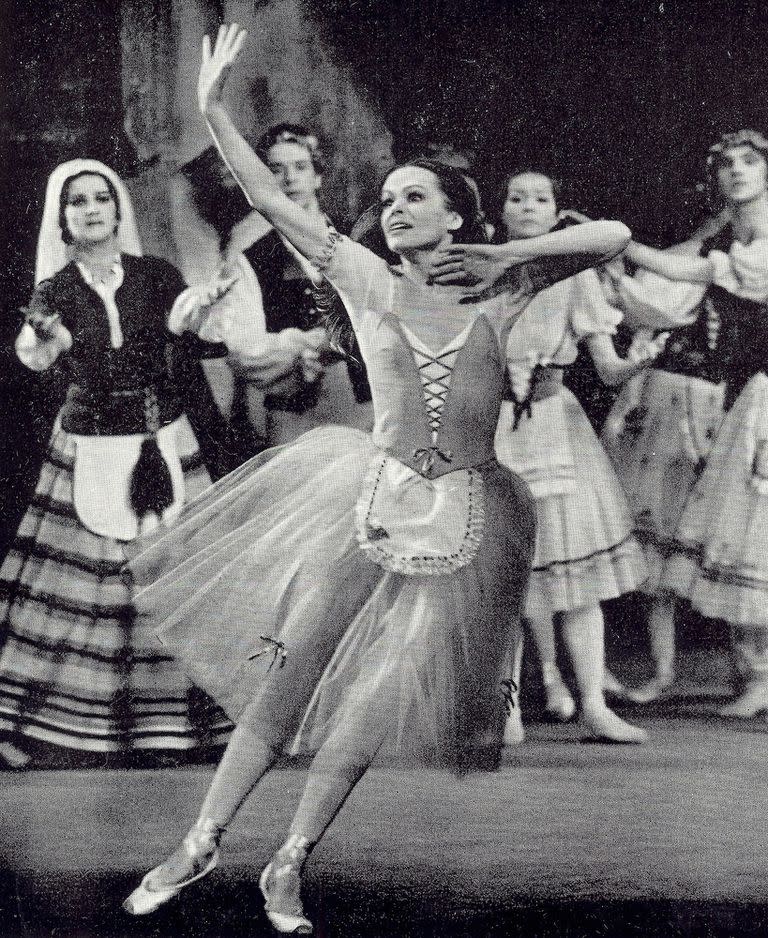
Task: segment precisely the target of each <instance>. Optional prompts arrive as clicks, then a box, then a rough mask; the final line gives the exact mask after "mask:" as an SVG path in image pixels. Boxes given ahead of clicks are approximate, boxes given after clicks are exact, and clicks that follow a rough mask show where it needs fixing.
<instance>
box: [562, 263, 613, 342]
mask: <svg viewBox="0 0 768 938" xmlns="http://www.w3.org/2000/svg"><path fill="white" fill-rule="evenodd" d="M571 282H572V284H573V289H572V293H571V302H572V306H571V329H572V330H573V332H574V334H575V335H576V337H577V338H579V339H584V338H586V337H587V336H590V335H615V334H616V329H617V328H618V326H619V323H620V322H621V320H622V319H623V318H624V317H623V316H622V314H621V312H619V310H618V309H616V307H615V306H611V304H610V303H609V302H608V301H607V300H606V298H605V294H604V293H603V288H602V286H601V284H600V280H599V278H598V276H597V273H596V272H595V271H594V270H584V271H582V272H581V273H580V274H577V275H576V276H575V277H574V278H573V280H572V281H571Z"/></svg>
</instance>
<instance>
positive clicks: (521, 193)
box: [501, 172, 557, 240]
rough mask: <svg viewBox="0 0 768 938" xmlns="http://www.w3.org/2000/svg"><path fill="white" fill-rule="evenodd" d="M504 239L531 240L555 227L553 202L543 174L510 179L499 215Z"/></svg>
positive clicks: (549, 185)
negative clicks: (502, 225)
mask: <svg viewBox="0 0 768 938" xmlns="http://www.w3.org/2000/svg"><path fill="white" fill-rule="evenodd" d="M501 218H502V222H503V223H504V227H505V228H506V230H507V237H508V238H510V239H511V240H514V239H516V238H533V237H536V236H537V235H543V234H546V233H547V232H548V231H551V230H552V228H554V227H555V225H556V224H557V202H556V200H555V192H554V188H553V186H552V180H551V179H549V177H548V176H545V175H543V173H533V172H530V173H529V172H526V173H520V174H519V175H517V176H513V177H512V178H511V179H510V180H509V184H508V185H507V198H506V200H505V201H504V208H503V209H502V213H501Z"/></svg>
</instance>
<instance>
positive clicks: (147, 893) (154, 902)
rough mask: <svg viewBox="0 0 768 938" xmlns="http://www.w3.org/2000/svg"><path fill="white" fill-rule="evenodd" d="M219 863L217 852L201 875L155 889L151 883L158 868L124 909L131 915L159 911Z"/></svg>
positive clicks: (135, 891)
mask: <svg viewBox="0 0 768 938" xmlns="http://www.w3.org/2000/svg"><path fill="white" fill-rule="evenodd" d="M218 862H219V851H218V850H216V851H215V852H214V853H213V855H212V856H211V858H210V860H209V861H208V863H207V864H206V865H205V867H204V868H203V869H202V870H200V872H199V873H195V875H194V876H190V877H189V879H185V880H183V881H182V882H180V883H176V884H175V885H173V886H162V887H159V888H157V887H155V888H154V889H153V888H152V887H151V882H152V877H153V876H154V875H155V874H156V873H157V868H155V869H154V870H150V871H149V873H147V875H146V876H145V877H144V879H142V881H141V882H140V883H139V885H138V886H137V887H136V888H135V889H134V890H133V892H132V893H131V894H130V896H128V898H127V899H126V900H125V902H124V903H123V909H124V910H125V911H126V912H128V914H129V915H149V914H150V913H151V912H154V911H155V910H156V909H159V908H160V906H161V905H165V904H166V902H170V901H171V899H175V898H176V896H178V894H179V893H180V892H181V891H182V889H186V888H187V886H191V885H192V883H196V882H197V881H198V880H199V879H202V878H203V877H204V876H207V875H208V874H209V873H210V872H212V871H213V870H214V869H215V868H216V866H217V864H218Z"/></svg>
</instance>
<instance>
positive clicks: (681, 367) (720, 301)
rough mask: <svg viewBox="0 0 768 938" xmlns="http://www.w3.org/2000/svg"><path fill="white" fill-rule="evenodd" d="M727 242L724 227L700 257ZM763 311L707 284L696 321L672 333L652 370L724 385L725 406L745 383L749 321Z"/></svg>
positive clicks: (729, 235)
mask: <svg viewBox="0 0 768 938" xmlns="http://www.w3.org/2000/svg"><path fill="white" fill-rule="evenodd" d="M733 240H734V238H733V231H732V229H731V227H730V225H729V226H726V227H725V228H724V229H723V230H722V231H720V232H718V234H716V235H715V236H714V237H713V238H710V239H708V240H707V241H705V242H704V243H703V245H702V248H701V251H700V254H701V255H702V256H706V255H707V254H708V253H709V252H710V251H712V250H719V251H724V252H726V253H727V252H728V251H729V250H730V247H731V245H732V244H733ZM764 309H765V307H764V306H763V304H761V303H755V302H753V301H751V300H745V299H741V298H739V297H737V296H734V295H733V294H732V293H729V292H728V291H727V290H725V289H723V288H722V287H719V286H715V285H712V286H710V287H709V288H708V289H707V291H706V293H705V294H704V297H703V299H702V301H701V303H700V304H699V308H698V310H697V315H696V319H695V320H694V322H692V323H691V324H690V325H688V326H683V327H682V328H680V329H675V330H674V331H673V333H672V335H671V336H670V338H669V340H668V341H667V344H666V347H665V349H664V351H663V352H662V354H661V355H660V356H659V359H658V361H657V364H656V367H657V368H661V369H663V370H664V371H671V372H673V373H675V374H680V375H686V376H688V377H693V378H702V379H704V380H705V381H711V382H712V383H714V384H719V383H720V382H722V381H725V382H726V384H727V392H726V406H729V405H730V404H731V403H733V400H734V399H735V397H736V396H737V395H738V393H739V391H740V390H741V389H742V388H743V386H744V384H745V383H746V380H748V379H749V376H747V377H746V380H745V373H746V371H748V370H749V368H750V367H752V366H751V365H750V364H748V363H747V360H748V359H749V358H750V357H751V354H752V350H751V349H750V348H749V347H750V345H752V344H753V343H754V341H755V339H756V338H757V336H755V335H754V331H753V330H754V328H755V323H756V322H758V321H762V320H763V319H764V318H765V313H764ZM762 332H763V333H764V327H763V329H762ZM758 370H759V369H758ZM752 373H754V371H753V372H752Z"/></svg>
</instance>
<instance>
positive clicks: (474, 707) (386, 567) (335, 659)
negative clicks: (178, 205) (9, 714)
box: [126, 26, 627, 933]
mask: <svg viewBox="0 0 768 938" xmlns="http://www.w3.org/2000/svg"><path fill="white" fill-rule="evenodd" d="M244 39H245V33H244V32H242V31H241V30H240V29H239V28H238V27H237V26H230V27H228V28H227V27H222V28H221V30H220V32H219V35H218V38H217V41H216V46H215V48H214V50H213V53H211V51H210V45H209V44H208V41H207V39H206V42H205V44H204V51H203V63H202V66H201V70H200V79H199V85H198V91H199V101H200V107H201V110H202V112H203V114H204V116H205V118H206V120H207V122H208V125H209V128H210V129H211V132H212V134H213V136H214V139H215V140H216V142H217V144H218V146H219V147H220V149H221V152H222V154H223V155H224V157H225V159H226V160H227V162H228V164H229V166H230V168H231V170H232V172H233V175H234V176H235V177H236V178H237V179H238V181H239V182H240V184H241V185H242V186H243V189H244V191H245V192H246V194H247V195H248V198H249V199H250V201H251V203H252V205H253V206H254V208H256V209H257V210H258V211H259V212H261V213H262V214H263V215H265V216H266V217H267V218H268V219H269V221H270V222H271V223H272V224H273V226H274V227H275V228H276V229H277V230H278V231H279V232H280V233H281V234H283V235H284V236H285V237H286V238H287V239H288V240H289V241H290V242H291V244H292V245H293V246H294V247H295V248H296V249H297V250H298V251H299V252H300V253H301V254H302V255H303V256H304V257H306V258H308V259H309V260H310V261H312V262H313V263H314V264H315V266H317V267H318V268H320V269H321V270H322V271H323V272H324V273H325V275H326V276H327V278H328V280H329V281H330V282H331V284H332V285H333V286H334V288H335V289H337V290H338V292H339V293H340V295H341V296H342V298H343V299H344V302H345V305H346V307H347V310H348V312H349V316H350V319H351V322H352V325H353V327H354V330H355V333H356V336H357V339H358V341H359V345H360V349H361V352H362V356H363V358H364V360H365V363H366V365H367V368H368V376H369V380H370V384H371V390H372V394H373V401H374V412H375V417H376V425H375V429H374V432H373V435H372V436H370V435H368V434H365V433H362V432H361V431H357V430H354V429H351V428H341V427H333V428H322V429H318V430H314V431H312V432H310V433H307V434H304V435H303V436H301V437H300V438H299V439H298V440H297V441H295V442H294V443H292V444H291V445H289V446H285V447H279V448H277V449H274V450H269V451H267V452H266V453H265V454H262V455H260V456H257V457H255V458H254V460H252V461H251V462H250V463H248V464H246V465H245V466H243V467H242V468H241V469H240V470H238V471H237V472H236V473H233V474H232V475H231V476H229V477H228V478H227V479H225V480H222V482H221V483H219V484H217V485H215V486H214V487H213V488H212V489H211V490H209V492H208V493H206V495H204V496H203V497H202V498H200V499H198V501H197V502H196V503H195V504H194V505H193V506H190V509H189V511H188V512H187V513H186V515H185V518H184V519H183V521H182V523H181V525H180V527H179V528H178V529H177V530H176V533H175V534H174V533H170V534H169V536H166V537H162V538H160V539H159V540H158V541H157V543H156V544H154V545H153V546H151V547H150V548H149V549H148V550H147V551H146V552H145V553H143V554H142V555H140V556H139V557H138V558H137V559H136V560H135V561H134V563H133V564H132V569H133V571H134V573H135V575H136V576H137V577H138V578H139V580H140V581H141V583H142V584H143V585H144V590H143V592H142V594H141V598H140V603H141V606H142V609H143V610H144V612H146V613H147V614H148V615H150V616H151V617H152V618H153V619H154V620H155V622H156V623H157V624H158V626H159V635H160V637H161V639H162V640H163V641H164V642H166V643H167V644H168V646H169V647H170V648H171V649H172V650H173V651H174V653H175V654H176V655H177V656H179V657H180V658H181V659H182V660H183V661H184V662H185V664H186V666H187V667H188V668H189V670H190V673H192V674H193V675H195V676H196V679H197V680H200V681H201V683H202V684H203V686H205V687H206V688H207V689H209V690H210V691H211V692H212V693H213V694H214V696H215V697H216V698H217V699H218V700H219V701H220V702H221V703H223V704H224V706H225V709H227V711H228V713H229V714H230V715H231V716H232V717H233V718H234V719H235V721H236V723H237V726H236V728H235V731H234V733H233V735H232V738H231V740H230V743H229V745H228V747H227V750H226V752H225V754H224V757H223V759H222V762H221V763H220V765H219V767H218V769H217V772H216V774H215V776H214V779H213V782H212V784H211V787H210V789H209V791H208V793H207V795H206V798H205V801H204V804H203V806H202V809H201V812H200V815H199V817H198V820H197V822H196V823H195V824H194V826H193V827H192V828H191V830H190V832H189V833H188V835H187V837H186V838H185V840H184V841H183V843H182V844H181V845H180V846H179V848H178V849H177V850H176V851H175V852H174V853H173V854H172V855H171V856H170V857H169V858H168V859H167V860H166V861H165V862H164V863H162V864H161V865H160V866H159V867H157V868H155V869H154V870H152V871H151V872H150V873H148V874H147V875H146V876H145V877H144V880H143V881H142V883H141V884H140V886H139V887H138V888H137V889H136V890H134V892H133V893H132V895H131V896H130V897H129V899H128V900H127V902H126V908H127V909H128V911H130V912H133V913H134V914H143V913H146V912H151V911H152V910H154V909H156V908H157V907H158V906H160V905H162V904H163V903H165V902H167V901H168V900H169V899H171V898H172V897H174V896H175V895H177V894H178V893H179V892H180V891H181V890H182V889H183V888H184V887H186V886H187V885H189V884H190V883H191V882H194V881H195V880H197V879H198V878H200V877H201V876H204V875H206V874H207V873H209V872H210V871H211V870H212V869H213V867H214V866H215V865H216V862H217V859H218V842H219V839H220V837H221V834H222V832H223V831H224V829H225V828H226V826H227V825H228V824H229V823H230V821H231V820H232V818H233V816H234V814H235V812H236V811H237V809H238V808H239V806H240V805H241V804H242V802H243V801H244V800H245V799H246V798H247V797H248V795H249V794H250V792H251V791H252V789H253V788H254V787H255V786H256V784H257V783H258V781H259V779H260V778H261V777H262V776H263V775H264V773H265V772H267V771H268V769H269V768H270V767H271V766H272V765H273V764H274V762H275V760H276V759H277V758H278V756H279V755H280V753H281V752H282V751H284V750H285V749H289V750H290V751H293V752H297V751H299V752H300V751H303V750H306V751H309V752H312V753H315V756H314V759H313V761H312V765H311V767H310V772H309V777H308V779H307V783H306V786H305V788H304V791H303V794H302V797H301V800H300V803H299V806H298V809H297V812H296V814H295V816H294V820H293V822H292V824H291V829H290V833H289V836H288V839H287V840H286V842H285V843H284V844H283V845H282V846H281V847H280V848H279V849H278V850H277V852H276V853H275V854H274V856H273V858H272V860H271V861H270V862H269V863H268V865H267V866H266V868H265V869H264V871H263V873H262V875H261V878H260V886H261V889H262V892H263V894H264V897H265V900H266V910H267V915H268V916H269V918H270V921H271V922H272V924H273V925H274V926H275V927H276V928H277V929H278V930H279V931H282V932H293V933H308V932H310V931H312V924H311V922H310V921H309V919H308V918H307V916H306V915H305V914H304V911H303V908H302V904H301V898H300V885H301V870H302V866H303V864H304V862H305V860H306V858H307V856H308V855H309V852H310V851H311V849H312V847H313V846H314V844H316V843H317V841H318V840H319V839H320V838H321V837H322V835H323V833H324V832H325V830H326V829H327V827H328V825H329V824H330V823H331V822H332V821H333V818H334V817H335V816H336V814H337V812H338V811H339V810H340V809H341V807H342V805H343V804H344V802H345V800H346V798H347V796H348V795H349V793H350V791H351V790H352V789H353V788H354V786H355V784H356V783H357V781H358V780H359V779H360V778H361V776H362V775H363V774H364V773H365V772H366V770H367V769H368V767H369V766H370V764H371V762H372V761H373V760H374V759H375V758H383V757H385V756H397V757H398V758H399V759H404V760H406V761H411V760H413V759H416V760H418V761H420V762H421V761H425V760H428V761H430V762H433V763H435V762H436V763H438V764H442V765H446V766H450V767H454V768H455V769H458V770H467V769H469V768H471V767H473V766H477V767H486V768H488V767H492V766H494V765H495V764H496V763H497V760H498V755H499V751H500V746H501V738H502V732H503V723H504V700H503V695H502V692H501V687H500V684H501V679H502V677H503V669H504V663H505V660H506V658H507V656H508V653H509V647H508V646H509V638H510V628H509V624H510V622H511V621H512V620H514V618H515V617H516V616H517V615H518V614H519V612H520V604H521V601H522V597H523V594H524V590H525V585H526V582H527V578H528V572H529V569H530V560H531V555H532V549H533V535H534V530H533V529H534V515H533V509H532V505H531V500H530V496H529V494H528V492H527V490H526V487H525V486H524V484H523V483H522V482H521V481H520V480H519V479H517V478H516V477H515V476H513V475H512V473H510V472H509V471H508V470H506V469H503V468H502V467H500V466H499V464H498V463H497V462H496V460H495V458H494V451H493V441H494V433H495V429H496V423H497V419H498V412H499V406H500V402H501V396H502V391H503V386H504V353H503V349H504V343H505V340H506V336H507V334H508V332H509V330H510V329H511V327H512V325H513V323H514V321H515V320H516V319H517V317H518V315H519V313H520V311H521V310H522V309H523V308H524V307H525V305H526V304H527V303H528V301H529V299H530V297H531V296H532V295H533V293H534V292H535V291H536V290H537V289H541V288H543V287H544V286H546V285H548V284H549V283H551V282H554V281H555V280H557V279H560V278H562V277H564V276H568V275H570V274H572V273H573V272H574V271H575V270H578V269H580V268H581V267H582V266H584V265H588V264H590V263H594V262H595V261H596V259H598V258H600V257H603V256H606V255H607V256H610V255H612V254H614V253H616V252H617V251H618V250H620V249H621V248H622V247H623V245H624V243H625V241H626V238H627V231H626V229H625V228H624V226H623V225H619V224H617V223H613V222H602V223H595V224H592V225H582V226H578V229H576V230H574V231H567V232H560V233H557V234H552V235H545V236H543V237H541V238H531V239H529V240H527V241H523V242H512V243H511V244H510V245H509V246H507V262H508V263H507V266H509V265H510V264H511V263H512V259H515V258H516V259H517V266H516V268H515V275H514V276H513V277H512V280H511V281H510V283H509V284H508V285H507V286H506V287H504V288H501V287H500V288H499V289H498V291H497V292H493V293H491V292H488V293H473V291H472V290H470V289H467V288H466V287H461V286H459V287H442V286H438V285H433V284H431V283H429V282H428V277H427V271H428V268H429V266H430V265H431V260H432V257H433V255H434V252H435V251H436V250H437V249H438V248H439V247H440V246H443V245H445V244H447V243H449V242H450V241H451V240H452V238H453V237H463V238H465V239H466V238H473V237H474V238H475V239H477V238H482V234H481V233H480V232H481V231H482V226H481V224H480V216H479V206H478V203H477V199H476V197H475V193H474V191H473V190H472V188H471V187H470V186H469V185H468V183H467V182H466V180H465V179H464V177H463V176H462V175H461V173H459V172H458V171H457V170H455V169H453V168H451V167H446V166H444V165H442V164H440V163H438V162H436V161H430V160H415V161H413V162H412V163H409V164H405V165H403V166H401V167H399V168H397V169H395V170H393V171H392V172H391V173H390V174H389V175H388V177H387V178H386V180H385V182H384V185H383V188H382V205H381V224H382V227H383V228H384V232H385V236H386V240H387V244H388V246H389V248H390V249H391V250H393V251H394V252H395V253H396V254H397V255H398V257H399V259H400V263H399V264H397V265H395V266H393V267H390V266H389V265H387V264H386V263H385V262H384V261H383V260H381V259H380V258H378V257H376V256H375V255H373V254H372V253H370V252H369V251H367V250H366V249H365V248H363V247H362V246H361V245H359V244H354V243H353V242H351V241H349V240H348V239H346V238H340V237H339V236H338V235H337V234H336V233H335V232H334V231H333V230H332V229H329V227H328V226H327V224H326V223H325V222H322V221H321V220H318V219H316V218H313V217H312V216H310V215H308V214H307V213H306V212H304V211H303V210H302V209H301V208H300V207H299V206H297V205H296V204H295V203H293V202H291V201H290V200H289V199H288V198H287V197H286V196H285V195H284V193H283V192H281V191H280V189H279V187H278V186H277V185H276V184H275V181H274V178H273V176H272V174H271V173H270V171H269V169H268V168H267V167H266V166H265V165H264V164H263V163H261V161H260V160H259V159H258V158H257V157H256V155H255V154H254V153H253V151H252V150H250V148H249V147H248V146H247V145H246V143H245V141H244V140H243V138H242V137H241V136H240V134H239V133H238V132H237V131H236V129H235V127H234V125H233V124H232V121H231V119H230V118H229V115H228V113H227V111H226V109H225V107H224V106H223V103H222V90H223V83H224V78H225V76H226V74H227V72H228V70H229V67H230V66H231V65H232V63H233V62H234V61H235V59H236V58H237V55H238V53H239V51H240V48H241V46H242V44H243V42H244Z"/></svg>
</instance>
